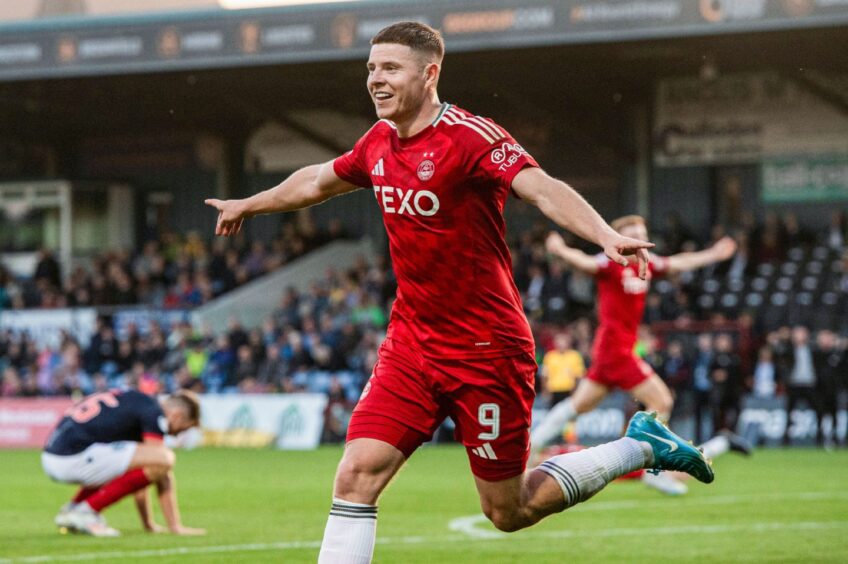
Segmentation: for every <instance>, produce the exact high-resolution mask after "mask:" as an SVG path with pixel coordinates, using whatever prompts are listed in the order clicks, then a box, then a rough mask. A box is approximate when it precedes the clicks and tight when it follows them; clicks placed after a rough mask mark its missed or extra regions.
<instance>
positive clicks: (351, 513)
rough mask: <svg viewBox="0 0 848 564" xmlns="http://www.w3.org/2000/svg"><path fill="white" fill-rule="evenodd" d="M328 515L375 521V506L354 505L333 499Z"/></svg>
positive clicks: (350, 502)
mask: <svg viewBox="0 0 848 564" xmlns="http://www.w3.org/2000/svg"><path fill="white" fill-rule="evenodd" d="M330 515H334V516H336V517H348V518H350V519H373V520H375V521H376V520H377V506H376V505H368V504H366V503H354V502H352V501H345V500H343V499H339V498H335V497H334V498H333V505H332V507H331V508H330Z"/></svg>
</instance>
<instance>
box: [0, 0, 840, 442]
mask: <svg viewBox="0 0 848 564" xmlns="http://www.w3.org/2000/svg"><path fill="white" fill-rule="evenodd" d="M405 19H414V20H417V21H421V22H424V23H427V24H430V25H432V26H434V27H436V28H438V29H440V30H441V32H442V33H443V34H444V37H445V40H446V45H447V50H448V55H447V57H446V59H445V63H444V69H443V77H442V80H441V84H440V94H441V96H442V99H443V100H446V101H449V102H452V103H457V104H459V105H460V106H462V107H465V108H468V109H470V110H471V111H473V112H474V113H477V114H481V115H486V116H489V117H491V118H493V119H494V120H496V121H497V122H498V123H500V124H502V125H503V126H504V127H505V128H507V129H508V130H509V131H510V132H511V133H512V135H513V136H514V137H515V138H516V139H517V140H518V141H519V142H520V143H522V145H523V146H524V147H525V148H526V149H527V150H528V151H529V152H530V153H531V154H532V155H534V156H535V157H536V159H537V160H538V161H539V162H540V163H541V164H542V166H543V167H544V168H545V169H546V170H547V171H548V172H550V173H551V174H553V175H555V176H557V177H559V178H562V179H563V180H565V181H567V182H568V183H570V184H571V185H572V186H574V187H575V188H577V189H578V190H579V191H580V192H581V193H582V194H583V195H584V196H585V197H586V198H587V199H588V201H589V202H591V203H592V204H593V205H594V206H595V207H596V208H597V209H598V210H599V211H600V212H601V214H602V215H603V216H604V217H605V218H607V219H612V218H614V217H616V216H619V215H624V214H630V213H638V214H641V215H643V216H644V217H646V218H647V219H648V223H649V225H650V229H651V237H652V240H653V241H655V242H656V243H657V252H658V253H659V254H673V253H677V252H682V251H687V250H696V249H700V248H704V247H705V246H708V245H709V244H710V243H711V242H713V241H715V240H718V239H719V238H720V237H722V236H724V235H730V236H732V237H734V238H735V239H736V241H737V242H738V244H739V252H738V254H737V255H736V257H734V258H733V259H732V260H730V261H728V262H726V263H723V264H720V265H717V266H715V267H711V268H708V269H705V270H702V271H699V272H696V273H692V274H684V275H681V276H678V277H674V278H671V279H662V280H656V281H654V283H653V285H652V289H651V293H650V295H649V297H648V306H647V309H646V314H645V319H644V327H643V329H642V330H641V333H640V343H639V349H638V350H639V354H640V355H642V356H643V357H644V358H645V359H646V360H647V361H648V362H649V363H650V364H651V365H652V366H653V367H654V368H655V370H656V371H657V372H658V374H660V375H661V376H662V377H663V378H664V379H666V380H667V382H668V383H669V385H670V387H671V388H672V389H673V391H674V393H675V395H676V400H677V403H676V407H675V412H674V415H673V421H672V423H673V425H674V426H675V427H676V428H677V429H678V431H680V432H681V433H682V434H685V435H688V436H692V437H693V438H696V439H704V438H706V437H708V436H710V434H711V433H712V432H713V431H714V430H716V429H721V428H733V429H736V430H737V431H739V432H740V433H742V434H744V435H746V436H747V437H748V438H749V439H751V440H752V441H754V442H755V443H757V444H761V445H763V444H765V445H779V444H783V443H788V444H797V445H801V444H806V445H821V446H824V447H827V448H834V447H836V446H839V445H840V444H841V445H844V444H845V435H846V426H848V418H846V411H845V407H846V388H847V387H848V362H846V359H845V349H846V337H848V317H846V308H847V307H848V299H847V298H846V290H848V254H845V248H846V237H848V231H846V229H848V222H846V217H845V211H846V209H848V57H846V53H847V52H848V2H843V1H838V0H775V1H772V2H765V1H763V0H699V1H696V0H642V1H629V0H605V1H604V0H561V1H556V0H494V1H487V2H481V1H477V0H456V1H452V2H446V1H432V2H428V3H426V5H425V4H423V3H418V2H401V1H379V2H378V1H348V2H333V3H325V2H317V1H312V2H302V1H288V2H287V1H282V0H245V1H240V0H146V1H143V0H133V1H130V0H120V1H118V0H16V1H15V2H3V3H0V131H2V135H0V218H1V219H0V263H1V264H0V374H2V383H0V386H2V387H0V395H2V400H0V413H1V414H2V417H0V446H6V447H24V446H26V447H40V446H41V444H42V441H43V439H44V436H45V433H46V432H47V431H48V430H49V429H50V427H51V426H52V425H53V424H54V423H55V421H56V420H57V419H58V417H59V416H60V415H61V413H62V412H63V411H64V409H66V407H67V406H68V405H69V404H70V402H71V401H73V400H74V399H77V398H79V397H80V396H81V395H83V394H87V393H90V392H92V391H96V390H102V389H105V388H110V387H116V386H117V387H129V388H138V389H141V390H143V391H145V392H147V393H150V394H156V393H163V392H169V391H172V390H174V389H177V388H181V387H185V388H191V389H194V390H197V391H199V392H204V393H205V395H204V407H205V414H204V421H203V426H204V432H203V437H202V440H203V441H205V443H206V444H222V445H229V446H266V445H271V444H273V445H277V446H279V447H281V448H314V447H315V446H317V445H318V444H319V442H339V441H342V440H343V438H344V434H345V429H346V424H347V420H348V418H349V415H350V410H351V408H352V406H353V405H354V404H355V402H356V399H357V398H358V395H359V392H360V390H361V389H362V386H363V385H364V383H365V381H366V380H367V377H368V375H369V374H370V373H371V369H372V367H373V364H374V362H375V359H376V351H377V347H378V346H379V344H380V342H381V340H382V339H383V337H384V334H385V328H386V323H387V319H388V316H389V311H390V309H391V303H392V299H393V297H394V291H395V281H394V278H393V274H392V269H391V262H390V260H389V257H388V254H387V245H386V237H385V232H384V228H383V225H382V221H381V217H380V211H379V207H378V206H376V205H375V204H374V202H373V201H372V198H373V196H372V193H371V191H370V190H362V191H359V192H356V193H354V194H351V195H348V196H345V197H344V198H339V199H336V200H333V201H330V202H328V203H326V204H324V205H321V206H318V207H316V208H313V209H308V210H304V211H301V212H298V213H293V214H287V215H278V216H267V217H262V218H256V219H252V220H250V221H249V222H246V224H245V226H244V229H243V232H242V234H241V235H240V236H239V237H237V238H235V239H232V240H229V239H223V238H217V239H216V238H214V237H213V228H214V223H215V213H214V210H211V209H210V208H207V207H205V206H204V205H203V200H204V199H205V198H207V197H219V198H238V197H243V196H247V195H249V194H252V193H254V192H256V191H258V190H261V189H265V188H268V187H270V186H272V185H274V184H276V183H278V182H279V181H280V180H281V179H283V178H284V177H285V176H286V175H287V174H288V173H290V172H292V171H294V170H296V169H297V168H299V167H301V166H304V165H307V164H312V163H316V162H323V161H326V160H329V159H331V158H333V157H335V156H337V155H339V154H341V153H343V152H346V151H347V150H348V149H349V148H350V147H351V146H352V145H353V143H354V142H355V141H356V139H358V137H359V136H360V135H361V134H362V133H364V132H365V131H366V130H367V129H368V127H370V125H371V123H373V121H374V119H375V118H374V111H373V107H372V105H371V103H370V100H369V98H368V96H367V94H366V90H365V79H366V69H365V60H366V57H367V53H368V40H369V39H370V37H371V36H372V35H373V34H374V33H376V32H377V31H378V30H379V29H381V28H382V27H384V26H385V25H388V24H390V23H393V22H395V21H400V20H405ZM506 216H507V222H508V236H509V242H510V245H511V248H512V253H513V260H514V274H515V278H516V282H517V284H518V287H519V289H520V290H521V293H522V298H523V300H524V306H525V310H526V312H527V315H528V317H529V319H530V320H531V323H532V326H533V329H534V333H535V335H536V338H537V348H538V360H539V363H540V366H541V369H542V371H544V374H545V375H546V376H547V377H546V378H539V381H538V392H539V395H538V400H537V408H538V412H539V413H542V412H543V411H544V410H545V409H547V407H548V404H549V401H550V398H551V396H552V395H553V394H555V393H556V394H562V393H568V392H569V391H570V390H571V389H573V385H574V383H575V382H576V381H577V379H578V378H579V377H581V376H582V375H583V374H584V371H585V367H586V366H589V365H590V364H591V361H592V359H591V355H590V344H591V340H592V336H593V332H594V329H595V325H596V318H595V295H594V287H593V282H592V280H591V279H589V278H587V277H585V276H583V275H580V274H574V273H571V272H569V271H567V270H565V269H564V268H563V266H562V265H561V264H559V263H557V262H549V261H548V259H547V257H546V255H545V251H544V244H543V243H544V237H545V235H546V233H547V231H548V230H549V229H550V228H551V227H552V226H551V225H550V224H549V223H547V222H546V221H544V220H543V218H542V217H541V215H540V214H539V213H538V212H537V211H536V210H535V208H532V207H530V206H528V205H527V204H524V203H522V202H520V201H518V200H517V199H516V200H512V201H510V202H509V204H508V206H507V209H506ZM570 243H571V244H574V245H578V246H583V248H584V249H585V250H587V251H590V252H597V251H598V249H594V250H593V249H592V248H591V247H587V246H584V245H583V243H581V242H580V241H577V240H573V239H572V240H570ZM557 355H560V356H563V355H568V356H571V357H572V359H574V358H579V362H568V363H563V362H557V358H556V357H557ZM575 355H578V356H577V357H575ZM799 359H800V360H799ZM564 365H567V366H568V367H569V368H568V370H569V372H568V373H567V374H562V375H558V376H559V377H556V378H552V377H551V376H552V373H551V372H550V371H551V370H565V368H562V367H563V366H564ZM581 366H582V368H581ZM554 380H556V381H557V382H559V383H560V384H559V385H558V388H557V389H552V388H551V387H549V386H547V384H546V383H547V382H548V381H554ZM562 382H565V383H564V384H562ZM633 408H634V406H632V405H630V403H629V401H628V400H627V399H626V398H625V397H624V396H615V397H613V398H611V399H609V400H608V401H607V402H606V403H605V404H604V405H603V406H602V408H601V409H599V410H598V411H596V412H594V413H592V414H588V415H586V416H584V418H582V419H581V421H580V422H579V423H578V426H577V429H576V431H575V432H576V434H577V438H576V440H579V441H580V442H583V443H593V442H597V441H601V440H607V439H609V438H613V437H618V436H619V434H620V432H621V429H622V426H623V424H624V422H625V421H626V417H627V415H628V412H629V410H632V409H633ZM437 440H443V441H448V440H451V433H450V428H449V423H448V424H447V425H446V428H445V432H444V433H440V434H439V436H438V437H437Z"/></svg>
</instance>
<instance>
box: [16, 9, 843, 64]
mask: <svg viewBox="0 0 848 564" xmlns="http://www.w3.org/2000/svg"><path fill="white" fill-rule="evenodd" d="M341 8H342V9H341V10H340V9H339V5H338V4H336V5H313V6H309V5H304V6H290V7H279V8H264V9H254V10H210V11H204V12H200V11H175V12H166V13H162V12H159V13H146V14H144V15H138V14H134V15H126V14H125V15H113V16H109V17H98V18H94V17H89V18H85V17H76V18H73V19H68V18H66V19H44V20H33V21H27V22H23V23H14V24H6V25H0V80H23V79H30V78H40V77H53V76H80V75H95V74H126V73H130V72H151V71H167V70H178V69H182V70H192V69H198V68H211V67H227V66H245V65H261V64H270V63H285V62H302V61H316V60H328V59H344V58H352V57H361V56H362V55H363V54H364V53H365V52H366V51H367V49H368V40H369V39H370V38H371V37H372V36H373V35H374V34H375V33H376V32H377V31H379V30H380V29H381V28H383V27H384V26H386V25H388V24H391V23H393V22H396V21H401V20H416V21H420V22H423V23H427V24H429V25H432V26H434V27H436V28H438V29H440V30H441V31H442V33H443V34H444V36H445V39H446V41H447V44H448V48H449V49H451V50H452V51H461V50H468V49H487V48H498V47H514V46H521V45H551V44H565V43H586V42H599V41H610V42H613V41H622V40H626V39H640V38H651V37H669V36H683V35H691V34H701V35H708V34H715V33H723V32H738V31H757V30H774V29H786V28H795V27H809V26H835V25H845V24H846V23H848V1H842V0H774V1H769V2H766V1H765V0H562V1H557V0H491V1H488V2H480V1H477V0H455V1H447V0H443V1H434V2H431V3H427V4H426V5H424V4H421V3H412V2H400V1H392V2H388V1H386V2H350V3H347V4H343V5H342V6H341Z"/></svg>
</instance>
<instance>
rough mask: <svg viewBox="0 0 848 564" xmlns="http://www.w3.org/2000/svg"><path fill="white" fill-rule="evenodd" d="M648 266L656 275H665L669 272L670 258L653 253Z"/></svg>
mask: <svg viewBox="0 0 848 564" xmlns="http://www.w3.org/2000/svg"><path fill="white" fill-rule="evenodd" d="M648 268H649V269H650V271H651V274H652V275H654V276H665V275H666V274H668V258H667V257H659V256H656V255H651V260H650V262H649V263H648Z"/></svg>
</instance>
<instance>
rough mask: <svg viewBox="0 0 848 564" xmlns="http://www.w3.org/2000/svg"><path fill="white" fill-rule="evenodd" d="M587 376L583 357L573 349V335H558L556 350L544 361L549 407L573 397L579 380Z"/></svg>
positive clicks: (545, 391) (555, 338)
mask: <svg viewBox="0 0 848 564" xmlns="http://www.w3.org/2000/svg"><path fill="white" fill-rule="evenodd" d="M585 374H586V364H585V363H584V362H583V355H581V354H580V353H579V352H577V351H576V350H574V349H573V348H572V340H571V335H569V334H568V333H557V334H556V336H555V337H554V348H553V349H551V350H549V351H548V352H547V353H545V356H544V358H543V359H542V382H543V386H544V393H545V396H546V397H548V398H549V400H550V402H549V405H551V406H553V405H556V404H557V403H559V402H561V401H562V400H564V399H565V398H567V397H568V396H570V395H571V392H572V391H574V388H575V387H577V380H578V378H582V377H583V376H584V375H585Z"/></svg>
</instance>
